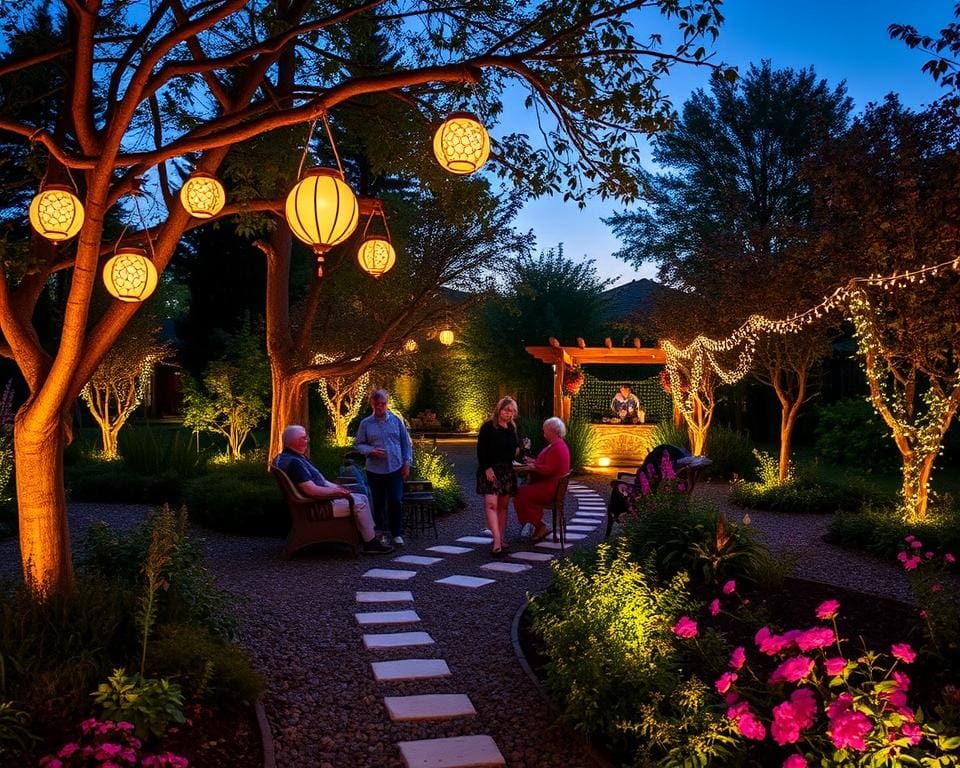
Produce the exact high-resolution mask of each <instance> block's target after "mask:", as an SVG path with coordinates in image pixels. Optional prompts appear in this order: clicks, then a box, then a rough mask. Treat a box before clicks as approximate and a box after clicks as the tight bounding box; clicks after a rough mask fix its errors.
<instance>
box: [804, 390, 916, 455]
mask: <svg viewBox="0 0 960 768" xmlns="http://www.w3.org/2000/svg"><path fill="white" fill-rule="evenodd" d="M816 415H817V426H816V436H817V437H816V440H817V442H816V448H817V455H818V456H819V457H820V458H822V459H823V460H825V461H828V462H833V463H835V464H844V465H852V466H855V467H857V469H858V471H861V472H874V471H878V470H884V469H890V468H892V467H895V466H896V464H897V460H896V449H895V448H894V446H893V445H892V443H891V440H890V430H889V429H888V428H887V427H886V425H885V424H884V423H883V419H881V418H880V416H878V415H877V412H876V411H875V410H874V409H873V408H872V407H871V406H870V403H868V402H867V401H866V400H865V399H863V398H859V397H852V398H847V399H845V400H837V401H836V402H834V403H830V404H829V405H821V406H820V407H819V408H817V410H816Z"/></svg>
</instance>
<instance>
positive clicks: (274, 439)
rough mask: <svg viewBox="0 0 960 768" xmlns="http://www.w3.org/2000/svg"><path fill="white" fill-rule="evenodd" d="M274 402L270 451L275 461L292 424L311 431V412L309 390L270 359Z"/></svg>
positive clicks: (271, 458) (270, 458)
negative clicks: (284, 430)
mask: <svg viewBox="0 0 960 768" xmlns="http://www.w3.org/2000/svg"><path fill="white" fill-rule="evenodd" d="M270 381H271V384H272V387H271V389H272V401H271V408H270V451H269V457H268V458H269V460H271V461H272V460H273V457H274V456H276V455H277V454H278V453H280V451H282V450H283V429H284V427H286V426H288V425H290V424H300V425H301V426H303V427H306V428H308V429H309V427H310V410H309V407H308V402H307V388H306V386H305V385H303V384H300V383H299V382H297V381H295V380H294V378H293V377H292V376H289V375H288V374H287V373H286V370H285V367H284V366H283V365H282V363H281V361H279V360H277V359H276V358H271V359H270Z"/></svg>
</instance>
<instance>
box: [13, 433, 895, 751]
mask: <svg viewBox="0 0 960 768" xmlns="http://www.w3.org/2000/svg"><path fill="white" fill-rule="evenodd" d="M442 447H443V448H444V450H445V451H446V452H447V453H448V455H449V457H450V458H451V460H452V461H453V462H454V463H455V465H456V470H457V475H458V477H459V479H460V482H461V485H462V487H463V488H464V491H465V497H466V499H467V502H468V506H467V509H465V510H463V511H461V512H458V513H456V514H454V515H451V516H448V517H446V518H442V519H440V520H438V529H439V537H438V538H437V539H436V540H434V538H433V534H432V533H427V534H426V535H425V536H424V537H421V538H419V539H410V538H408V540H407V546H406V547H405V548H404V550H403V551H400V552H398V553H399V554H403V553H407V554H435V553H429V552H426V551H425V549H426V547H429V546H432V545H433V544H435V543H438V544H452V543H454V540H455V539H457V538H458V537H460V536H465V535H471V534H473V535H475V534H478V533H479V532H480V531H481V529H483V527H484V523H483V515H482V507H481V505H480V499H479V498H478V497H477V496H476V495H475V494H474V493H473V485H474V480H473V472H474V466H475V460H474V445H473V443H472V442H451V443H446V444H444V445H443V446H442ZM580 482H583V483H585V484H587V485H589V486H591V487H592V488H594V489H595V490H597V491H598V492H599V493H600V494H601V495H602V496H603V497H604V498H606V495H607V492H608V490H609V485H608V477H607V476H603V475H592V476H589V477H588V478H587V479H585V480H583V479H581V480H580ZM697 493H698V494H703V495H707V496H711V497H713V498H715V499H716V500H717V501H718V503H720V505H721V507H722V508H723V509H724V511H725V512H726V513H727V514H728V515H729V516H730V518H731V519H733V520H740V519H741V518H742V517H743V510H740V509H738V508H735V507H732V506H731V505H729V504H728V503H727V502H726V500H725V499H726V487H725V486H724V485H722V484H714V485H711V484H702V485H701V486H700V488H699V489H698V491H697ZM144 514H145V508H144V507H141V506H122V505H95V504H71V506H70V523H71V531H72V535H73V537H74V541H76V540H77V535H78V533H79V531H80V530H82V528H83V527H85V526H86V525H88V524H89V523H90V522H92V521H93V520H100V519H102V520H106V521H107V522H108V523H110V524H111V525H115V526H130V525H133V524H135V523H136V522H137V521H139V520H140V519H142V518H143V516H144ZM512 516H513V513H512V511H511V517H512ZM750 517H751V518H752V525H753V526H754V528H755V529H756V530H757V531H758V532H759V533H760V535H761V536H762V537H763V538H764V539H765V540H766V541H767V542H768V543H769V544H770V545H771V547H772V548H773V549H774V550H775V551H785V552H790V553H796V554H797V555H798V556H799V560H798V562H797V565H796V566H795V568H794V575H797V576H800V577H802V578H807V579H812V580H815V581H821V582H825V583H832V584H836V585H838V586H843V587H846V588H849V589H854V590H859V591H862V592H867V593H870V594H876V595H883V596H888V597H894V598H897V599H901V600H909V597H910V596H909V591H908V589H907V584H906V579H905V578H904V575H903V572H902V571H901V570H900V569H899V568H898V567H897V566H896V565H895V564H888V563H883V562H880V561H879V560H877V559H875V558H872V557H868V556H864V555H859V554H857V553H851V552H847V551H845V550H842V549H839V548H837V547H834V546H832V545H829V544H825V543H823V541H822V540H821V537H822V535H823V532H824V530H825V528H826V525H827V523H828V522H829V519H828V518H827V517H824V516H805V515H783V514H770V513H763V512H753V511H751V512H750ZM201 535H202V536H203V537H204V538H205V539H206V553H207V558H208V563H209V566H210V568H211V570H212V571H213V572H214V573H215V574H216V576H217V578H218V581H219V583H220V584H221V586H222V587H224V588H225V589H227V590H229V591H230V592H233V593H234V594H236V595H238V596H240V600H239V612H240V616H241V621H242V637H241V642H242V643H243V644H244V645H245V646H246V647H247V649H248V650H249V651H250V653H251V654H252V656H253V657H254V661H255V664H256V666H257V667H258V668H259V669H260V670H262V671H263V672H264V673H265V675H266V676H267V678H268V681H269V682H268V688H267V691H266V694H265V696H264V705H265V707H266V711H267V715H268V717H269V719H270V723H271V726H272V729H273V736H274V740H275V747H276V758H277V765H278V766H281V768H293V767H294V766H296V767H297V768H300V767H301V766H317V767H318V768H367V767H369V768H399V767H400V766H403V761H402V760H401V757H400V753H399V750H398V748H397V747H396V743H397V742H398V741H404V740H414V739H426V738H437V737H445V736H460V735H470V734H488V735H490V736H492V737H493V739H494V740H495V741H496V743H497V745H498V747H499V748H500V751H501V752H502V753H503V755H504V757H505V758H506V760H507V764H508V765H509V766H511V768H554V767H555V766H570V767H571V768H578V767H579V768H591V767H592V766H599V765H601V763H600V762H598V761H597V759H596V758H595V757H594V756H593V755H592V754H591V752H590V750H589V749H588V748H587V747H586V745H584V743H583V742H582V740H581V739H580V738H579V737H578V736H577V735H576V734H575V733H573V731H572V730H571V729H569V728H567V727H565V726H563V725H560V724H557V723H556V718H555V713H554V712H553V711H552V710H551V708H550V707H549V705H548V704H547V703H546V702H545V701H544V699H543V698H542V696H541V694H540V693H539V692H538V690H537V688H536V687H535V685H534V684H533V683H532V682H531V681H530V679H529V678H528V677H527V675H526V674H525V673H524V672H523V670H522V669H521V666H520V664H519V662H518V661H517V659H516V656H515V654H514V651H513V647H512V643H511V624H512V621H513V618H514V615H515V614H516V611H517V609H518V608H519V607H520V605H521V604H522V603H523V601H524V599H525V597H526V595H527V594H536V593H538V592H540V591H542V590H543V589H545V588H546V587H547V586H548V584H549V583H550V568H549V566H548V565H547V564H543V563H534V564H533V568H531V569H530V570H528V571H525V572H523V573H519V574H500V573H491V572H487V571H483V570H481V569H480V567H479V566H480V565H482V564H483V563H485V562H488V561H489V559H490V558H489V553H488V547H487V546H485V545H479V546H477V548H476V549H475V550H474V551H473V552H470V553H467V554H463V555H448V556H445V559H444V560H443V561H442V562H440V563H437V564H435V565H432V566H425V567H424V566H408V565H400V564H392V563H391V560H392V558H393V556H394V555H386V556H383V555H381V556H362V557H361V558H360V559H353V558H352V557H350V556H349V554H347V553H346V550H336V549H322V550H318V551H315V552H307V553H305V554H302V555H299V556H298V557H296V558H295V559H293V560H291V561H283V560H281V559H280V558H279V552H280V549H281V542H280V541H279V540H277V539H262V538H246V537H235V536H226V535H223V534H218V533H213V532H210V531H203V532H201ZM602 535H603V527H602V526H601V528H599V529H598V530H597V532H595V533H593V534H591V535H590V538H589V539H587V540H585V541H584V542H579V543H580V544H584V543H586V544H591V543H595V542H596V541H598V540H599V539H601V538H602ZM518 536H519V529H518V528H517V526H516V523H513V527H512V529H511V530H510V532H509V534H508V541H510V542H511V547H512V548H513V549H514V550H516V549H518V548H521V547H525V544H523V543H521V542H518V541H517V538H518ZM18 560H19V558H18V553H17V547H16V544H15V542H0V571H6V572H16V571H17V570H19V562H18ZM374 567H399V568H409V569H413V570H417V571H418V574H417V576H415V577H414V578H413V579H411V580H409V581H405V582H399V581H396V582H388V581H383V580H380V579H364V578H361V575H362V574H363V573H364V572H365V571H366V570H368V569H370V568H374ZM452 574H464V575H472V576H490V577H492V578H496V579H497V581H496V583H495V584H490V585H487V586H485V587H481V588H480V589H476V590H470V589H464V588H460V587H451V586H447V585H442V584H435V583H434V581H435V580H436V579H439V578H442V577H444V576H449V575H452ZM358 590H410V591H412V592H413V594H414V598H415V601H414V603H413V604H412V606H411V604H409V603H401V604H396V603H394V604H379V605H370V604H367V605H358V604H357V603H356V601H355V592H356V591H358ZM410 607H412V608H413V609H415V610H416V611H417V613H418V614H419V616H420V618H421V622H420V623H419V624H411V625H402V626H393V627H386V626H384V627H374V628H370V629H368V630H366V631H368V632H392V631H404V630H419V631H426V632H428V633H429V634H430V635H431V636H432V637H433V639H434V640H435V641H436V644H435V645H431V646H422V647H418V648H407V649H399V650H391V651H367V650H365V649H364V648H363V643H362V635H363V634H364V630H363V629H361V628H360V626H359V625H358V624H357V621H356V619H355V618H354V613H356V612H358V611H365V610H390V609H400V608H403V609H406V608H410ZM401 658H442V659H445V660H446V662H447V664H448V665H449V667H450V670H451V672H452V675H451V676H450V677H448V678H442V679H438V680H430V681H420V682H406V683H377V682H376V681H374V679H373V674H372V672H371V668H370V662H371V661H385V660H390V659H401ZM421 693H466V694H468V695H469V696H470V699H471V701H472V702H473V704H474V707H475V708H476V710H477V713H478V714H477V716H476V717H472V718H458V719H454V720H447V721H440V722H432V723H431V722H424V723H414V724H411V723H393V722H391V721H390V719H389V717H388V715H387V713H386V710H385V708H384V704H383V697H384V696H389V695H410V694H421Z"/></svg>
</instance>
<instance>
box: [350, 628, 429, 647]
mask: <svg viewBox="0 0 960 768" xmlns="http://www.w3.org/2000/svg"><path fill="white" fill-rule="evenodd" d="M408 645H433V638H432V637H430V634H429V633H428V632H385V633H384V634H381V635H364V636H363V647H364V648H366V649H367V650H368V651H373V650H380V649H382V648H405V647H406V646H408Z"/></svg>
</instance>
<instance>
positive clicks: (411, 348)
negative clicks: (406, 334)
mask: <svg viewBox="0 0 960 768" xmlns="http://www.w3.org/2000/svg"><path fill="white" fill-rule="evenodd" d="M403 348H404V349H405V350H407V352H410V353H411V354H413V353H414V352H416V351H417V350H418V349H420V345H419V344H417V341H416V339H407V343H406V344H404V345H403Z"/></svg>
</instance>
